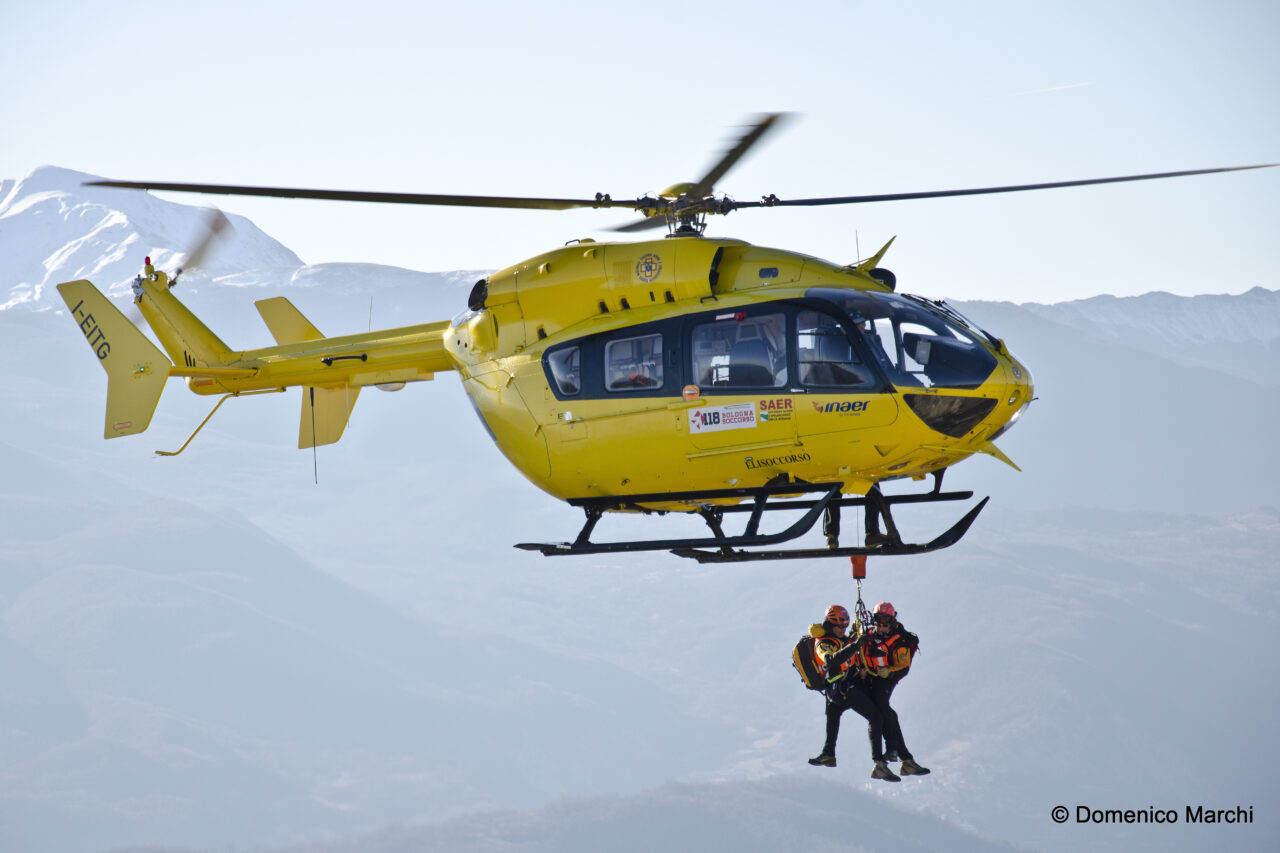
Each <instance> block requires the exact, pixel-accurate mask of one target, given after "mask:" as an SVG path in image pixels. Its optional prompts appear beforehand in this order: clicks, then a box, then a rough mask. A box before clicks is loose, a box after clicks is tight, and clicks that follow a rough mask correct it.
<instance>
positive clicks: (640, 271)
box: [636, 252, 662, 284]
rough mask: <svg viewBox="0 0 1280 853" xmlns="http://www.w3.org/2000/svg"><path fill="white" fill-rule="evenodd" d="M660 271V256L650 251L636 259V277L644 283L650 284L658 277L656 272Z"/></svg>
mask: <svg viewBox="0 0 1280 853" xmlns="http://www.w3.org/2000/svg"><path fill="white" fill-rule="evenodd" d="M660 272H662V258H660V257H658V256H657V255H655V254H653V253H652V252H650V253H648V254H646V255H644V256H643V257H641V258H640V260H638V261H636V278H638V279H640V280H641V281H643V282H644V283H645V284H650V283H652V282H653V280H654V279H656V278H657V277H658V273H660Z"/></svg>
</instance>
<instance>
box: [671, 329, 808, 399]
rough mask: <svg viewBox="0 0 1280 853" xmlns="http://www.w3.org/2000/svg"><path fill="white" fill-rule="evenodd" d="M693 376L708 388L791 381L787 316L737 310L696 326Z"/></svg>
mask: <svg viewBox="0 0 1280 853" xmlns="http://www.w3.org/2000/svg"><path fill="white" fill-rule="evenodd" d="M692 343H693V378H694V381H695V382H696V383H697V384H698V385H700V386H702V387H704V388H725V389H733V388H781V387H782V386H784V385H786V384H787V318H786V315H785V314H763V315H760V316H756V317H748V316H744V315H743V314H742V313H740V312H737V313H733V314H726V315H724V316H722V317H717V318H716V320H714V321H713V322H710V323H702V324H699V325H697V326H694V327H693V336H692Z"/></svg>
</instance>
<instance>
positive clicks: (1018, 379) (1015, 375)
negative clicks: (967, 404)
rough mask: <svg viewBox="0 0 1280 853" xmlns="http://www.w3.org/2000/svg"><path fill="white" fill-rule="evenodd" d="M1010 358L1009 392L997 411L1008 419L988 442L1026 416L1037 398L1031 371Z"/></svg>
mask: <svg viewBox="0 0 1280 853" xmlns="http://www.w3.org/2000/svg"><path fill="white" fill-rule="evenodd" d="M1008 358H1009V365H1008V371H1009V380H1010V381H1009V383H1008V390H1007V392H1006V394H1005V399H1004V401H1003V403H1004V404H1003V405H1001V406H998V407H997V411H1000V412H1001V413H1002V414H1004V416H1005V417H1007V418H1008V419H1007V420H1006V421H1005V422H1004V424H1003V425H1001V426H1000V427H999V429H997V430H996V431H995V432H994V433H992V434H991V437H990V438H989V439H987V440H988V441H995V440H996V439H997V438H999V437H1000V436H1002V435H1004V434H1005V433H1006V432H1008V431H1009V430H1010V429H1011V428H1012V427H1013V425H1014V424H1016V423H1017V422H1018V421H1019V420H1021V418H1022V416H1023V415H1024V414H1026V411H1027V408H1028V407H1029V406H1030V405H1031V401H1032V400H1033V399H1034V398H1035V382H1034V381H1033V380H1032V378H1031V371H1029V370H1027V368H1026V367H1024V366H1023V365H1022V363H1021V362H1019V361H1018V360H1017V359H1016V358H1014V357H1013V356H1009V357H1008Z"/></svg>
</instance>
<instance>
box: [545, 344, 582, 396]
mask: <svg viewBox="0 0 1280 853" xmlns="http://www.w3.org/2000/svg"><path fill="white" fill-rule="evenodd" d="M547 367H549V368H550V369H551V378H552V379H554V380H555V383H556V387H557V388H558V389H560V393H561V394H563V395H565V396H572V395H573V394H577V393H578V392H579V391H580V390H582V350H581V348H580V347H576V346H572V347H565V348H563V349H558V350H555V351H554V352H550V353H547Z"/></svg>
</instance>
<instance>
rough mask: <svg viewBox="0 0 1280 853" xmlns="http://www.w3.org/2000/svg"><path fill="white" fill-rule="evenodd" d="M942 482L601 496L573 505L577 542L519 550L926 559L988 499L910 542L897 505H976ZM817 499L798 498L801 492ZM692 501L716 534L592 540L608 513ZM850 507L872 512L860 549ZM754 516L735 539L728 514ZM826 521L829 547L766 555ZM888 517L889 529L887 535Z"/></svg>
mask: <svg viewBox="0 0 1280 853" xmlns="http://www.w3.org/2000/svg"><path fill="white" fill-rule="evenodd" d="M941 480H942V478H941V477H938V478H937V480H936V482H935V484H934V488H933V490H932V491H930V492H925V493H922V494H912V495H892V496H886V495H884V494H882V493H881V492H880V490H879V488H872V489H871V491H869V492H868V493H867V495H866V496H865V497H842V496H841V494H840V490H841V487H842V485H843V484H842V483H785V484H779V485H772V486H760V487H757V488H743V489H711V490H705V491H696V492H661V493H656V494H637V495H617V496H610V497H598V498H576V499H572V500H570V501H569V503H570V504H572V505H574V506H579V507H582V509H583V512H584V513H585V514H586V521H585V523H584V524H583V526H582V530H581V531H580V532H579V533H578V536H577V538H575V539H574V541H573V542H559V543H541V542H523V543H520V544H519V545H517V546H516V547H517V548H523V549H524V550H526V551H539V552H541V553H542V554H544V555H546V556H549V557H551V556H566V555H570V554H610V553H620V552H627V551H671V552H672V553H673V554H677V555H679V556H681V557H688V558H690V559H694V560H697V561H699V562H702V563H707V562H716V563H720V562H742V561H748V560H787V559H801V558H809V557H837V556H856V555H864V556H865V555H868V554H882V555H889V554H921V553H924V552H927V551H935V550H938V549H939V548H946V547H947V546H949V545H953V544H955V543H956V542H958V541H959V540H960V538H961V537H962V536H964V534H965V532H967V531H968V529H969V526H970V525H971V524H972V523H973V520H974V519H975V518H977V516H978V513H979V512H981V511H982V508H983V507H984V506H986V503H987V499H986V498H983V499H982V500H981V501H980V502H979V503H978V504H977V505H976V506H975V507H973V508H972V509H971V510H969V512H968V513H966V514H965V515H964V517H963V518H961V519H960V520H959V521H958V522H956V523H955V524H954V525H952V526H951V528H950V529H949V530H947V531H946V532H945V533H943V534H942V535H941V536H938V537H937V538H935V539H933V540H932V541H930V542H927V543H923V544H910V543H906V542H903V540H902V537H901V535H900V534H899V532H898V528H897V525H896V524H895V523H894V520H893V515H892V511H891V507H892V506H894V505H895V504H900V503H933V502H937V501H955V500H968V499H969V498H971V497H973V492H943V491H941ZM806 494H808V495H813V497H797V496H801V495H806ZM724 500H738V501H744V502H747V501H749V502H747V503H739V504H733V505H728V506H725V505H721V504H719V503H715V502H716V501H724ZM673 503H684V504H687V505H688V506H689V510H690V511H692V512H696V513H697V514H698V515H699V516H700V517H701V518H702V520H703V521H704V522H705V523H706V525H707V528H708V530H709V532H710V534H711V535H710V536H704V537H694V538H683V539H641V540H631V541H623V542H592V541H591V535H592V533H594V532H595V528H596V525H597V524H598V523H599V521H600V519H601V518H602V517H603V514H604V513H605V512H606V511H631V512H643V513H652V512H657V513H659V514H662V513H665V512H667V511H668V510H654V509H649V508H647V507H646V504H665V505H668V506H669V505H671V504H673ZM846 506H862V507H865V508H866V516H867V522H866V531H865V539H864V542H863V544H862V545H859V546H841V545H840V510H841V508H842V507H846ZM780 510H791V511H798V512H801V513H802V514H801V516H800V518H799V519H798V520H796V521H795V522H794V523H793V524H791V525H790V526H789V527H786V528H785V529H783V530H781V531H779V532H777V533H761V532H760V527H761V522H762V521H763V519H764V514H765V513H766V512H775V511H780ZM735 512H738V513H740V512H746V513H750V514H749V516H748V517H747V521H746V524H745V525H744V528H743V531H742V533H741V534H739V535H736V536H735V535H729V534H726V533H725V530H724V525H723V521H724V516H725V515H726V514H727V513H735ZM819 517H821V518H822V520H823V524H822V531H823V534H824V536H825V537H826V540H827V547H826V548H796V549H778V550H761V549H764V548H766V547H767V546H771V545H779V544H781V543H784V542H789V541H791V540H793V539H797V538H799V537H800V536H803V535H804V534H805V533H808V532H809V530H811V529H812V528H813V526H814V525H815V524H816V523H817V520H818V518H819ZM881 519H883V521H884V527H885V531H886V532H884V533H882V532H881V531H880V520H881Z"/></svg>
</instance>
